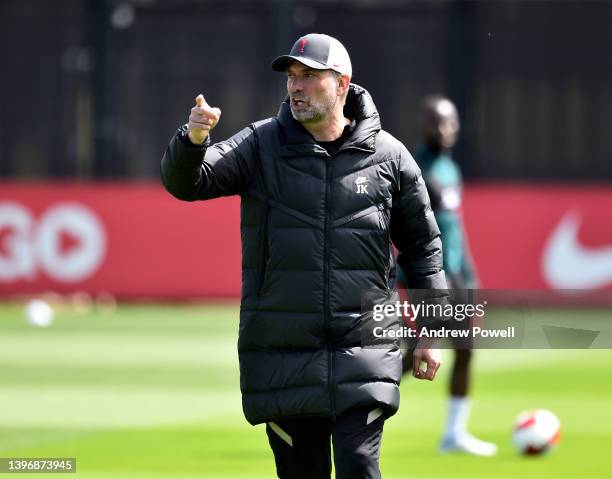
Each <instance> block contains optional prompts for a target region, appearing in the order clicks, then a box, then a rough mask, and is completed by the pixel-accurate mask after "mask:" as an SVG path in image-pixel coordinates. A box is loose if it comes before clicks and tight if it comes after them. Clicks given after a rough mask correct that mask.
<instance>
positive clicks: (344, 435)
mask: <svg viewBox="0 0 612 479" xmlns="http://www.w3.org/2000/svg"><path fill="white" fill-rule="evenodd" d="M384 423H385V416H384V414H383V411H382V410H381V409H378V408H376V409H372V408H370V409H355V410H353V411H349V412H347V413H346V414H343V415H341V416H338V417H336V419H335V420H332V419H326V418H297V419H286V420H279V421H275V422H269V423H268V424H267V425H266V432H267V434H268V439H269V441H270V446H271V447H272V451H273V452H274V459H275V461H276V473H277V475H278V477H279V478H280V479H329V478H330V477H331V469H332V462H331V447H330V439H331V443H332V444H333V451H334V466H335V471H336V479H380V477H381V475H380V469H379V465H378V461H379V456H380V444H381V440H382V432H383V425H384Z"/></svg>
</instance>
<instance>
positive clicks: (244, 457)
mask: <svg viewBox="0 0 612 479" xmlns="http://www.w3.org/2000/svg"><path fill="white" fill-rule="evenodd" d="M557 314H571V312H566V313H561V312H558V313H557ZM599 314H601V313H599ZM236 331H237V306H232V305H230V306H228V305H225V306H223V305H217V306H214V305H199V306H195V305H191V306H167V305H151V304H149V305H127V306H126V305H122V306H120V307H119V309H118V310H117V311H116V312H115V313H114V314H96V313H90V314H80V315H79V314H76V313H74V312H70V311H63V312H59V313H58V317H57V318H56V322H55V324H54V325H53V327H51V328H48V329H37V328H32V327H29V326H28V325H27V324H26V323H25V321H24V320H23V312H22V306H20V305H17V304H0V457H37V456H38V457H54V456H57V457H76V458H77V467H78V473H77V475H76V476H78V477H84V478H92V479H93V478H100V479H102V478H104V479H106V478H117V479H122V478H128V477H129V478H130V479H138V478H142V479H156V478H162V477H163V478H166V477H173V478H177V479H188V478H189V479H191V478H211V479H212V478H223V479H230V478H231V479H238V478H244V479H247V478H248V479H259V478H262V479H263V478H272V477H275V473H274V467H273V458H272V454H271V452H270V451H269V447H268V445H267V439H266V435H265V432H264V429H263V427H262V426H258V427H251V426H250V425H248V424H247V423H246V421H245V420H244V419H243V416H242V411H241V404H240V394H239V381H238V360H237V353H236ZM451 357H452V353H450V352H446V353H445V359H446V364H447V365H448V364H449V363H450V362H451ZM476 371H477V375H476V377H475V386H474V395H473V397H474V411H473V414H472V417H471V420H470V426H471V430H472V432H473V433H475V434H477V435H479V436H481V437H482V438H484V439H489V440H493V441H496V442H497V443H498V444H499V446H500V453H499V454H498V455H497V456H496V457H495V458H489V459H480V458H473V457H467V456H458V455H451V456H447V455H440V454H438V453H437V452H436V447H437V443H438V440H439V436H440V433H441V430H442V426H443V421H444V415H445V401H446V395H445V390H446V384H447V379H448V376H447V374H448V368H443V370H442V372H441V376H440V377H439V378H438V379H437V380H436V381H435V382H434V383H421V382H417V381H414V380H408V381H405V382H404V383H403V384H402V405H401V409H400V412H399V413H398V414H397V415H396V416H395V417H394V418H392V419H391V420H389V421H388V422H387V424H386V426H385V435H384V440H383V447H382V461H381V462H382V471H383V476H384V477H385V478H386V479H394V478H395V479H399V478H406V477H418V478H421V479H423V478H426V479H433V478H456V477H460V478H461V477H465V478H468V477H469V478H495V479H500V478H508V479H510V478H521V479H527V478H542V477H555V478H609V477H612V460H610V457H609V451H610V450H611V449H612V351H607V350H582V351H573V350H547V351H543V350H517V351H512V350H503V351H492V350H488V351H478V352H477V357H476ZM535 407H544V408H547V409H551V410H552V411H554V412H555V413H556V414H557V415H558V416H559V417H560V419H561V422H562V425H563V438H562V441H561V445H560V447H559V448H558V449H557V450H556V451H554V452H553V453H552V454H550V455H548V456H545V457H542V458H535V459H526V458H522V457H519V456H518V455H517V454H516V453H515V452H514V450H513V449H512V446H511V443H510V429H511V427H512V424H513V421H514V418H515V416H516V415H517V413H518V412H519V411H521V410H523V409H529V408H535ZM37 476H41V477H48V476H46V475H45V476H43V475H42V474H26V475H25V477H37ZM67 477H75V476H74V475H72V476H67Z"/></svg>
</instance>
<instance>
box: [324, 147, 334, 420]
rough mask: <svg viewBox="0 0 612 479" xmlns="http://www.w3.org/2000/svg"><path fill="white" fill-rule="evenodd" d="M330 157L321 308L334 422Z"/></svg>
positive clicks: (326, 175) (326, 186) (327, 178)
mask: <svg viewBox="0 0 612 479" xmlns="http://www.w3.org/2000/svg"><path fill="white" fill-rule="evenodd" d="M331 159H332V158H331V157H328V158H326V163H325V227H324V232H323V238H324V241H323V276H324V278H323V288H324V291H323V308H324V315H325V326H326V330H327V376H328V378H327V385H328V393H329V401H330V407H331V414H332V421H335V420H336V398H335V393H334V383H333V378H334V351H333V348H332V344H331V334H330V333H331V318H330V317H329V216H330V213H329V206H328V205H329V199H330V196H331V193H330V190H331V181H330V170H331Z"/></svg>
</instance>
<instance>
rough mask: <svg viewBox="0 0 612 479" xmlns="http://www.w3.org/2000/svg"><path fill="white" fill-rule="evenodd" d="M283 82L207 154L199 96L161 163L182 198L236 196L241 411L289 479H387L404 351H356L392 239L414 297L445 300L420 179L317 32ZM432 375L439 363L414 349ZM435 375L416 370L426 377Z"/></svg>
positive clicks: (207, 111)
mask: <svg viewBox="0 0 612 479" xmlns="http://www.w3.org/2000/svg"><path fill="white" fill-rule="evenodd" d="M272 67H273V68H274V69H275V70H279V71H284V72H286V74H287V91H288V98H287V100H285V101H284V102H283V103H282V104H281V107H280V110H279V113H278V115H277V116H276V117H275V118H269V119H267V120H263V121H260V122H257V123H254V124H252V125H250V126H249V127H247V128H245V129H244V130H242V131H241V132H239V133H237V134H236V135H234V136H233V137H232V138H230V139H229V140H227V141H223V142H220V143H216V144H214V145H211V144H210V138H209V137H208V132H209V131H210V129H212V128H213V127H214V126H215V125H216V124H217V122H218V121H219V116H220V111H219V109H217V108H211V107H210V106H208V105H207V104H206V103H205V101H204V99H203V97H202V96H201V95H199V96H198V98H196V103H197V105H196V106H195V107H194V108H192V110H191V115H190V117H189V123H188V124H187V125H185V126H183V127H181V128H179V130H178V132H177V134H176V135H175V136H174V137H173V138H172V140H171V141H170V144H169V146H168V149H167V151H166V153H165V155H164V157H163V159H162V165H161V176H162V181H163V183H164V185H165V187H166V189H167V190H168V191H169V192H170V193H172V194H173V195H174V196H176V197H177V198H179V199H181V200H185V201H193V200H205V199H211V198H216V197H219V196H227V195H240V196H241V236H242V284H243V287H242V303H241V309H240V332H239V339H238V352H239V359H240V387H241V391H242V397H243V409H244V413H245V416H246V418H247V420H248V421H249V422H250V423H251V424H259V423H264V422H265V423H267V432H268V436H269V441H270V444H271V447H272V449H273V451H274V455H275V459H276V466H277V472H278V475H279V477H281V478H308V479H318V478H325V477H329V475H330V471H331V453H330V437H331V439H332V441H333V445H334V461H335V466H336V477H338V478H347V479H348V478H350V479H359V478H378V477H380V472H379V468H378V456H379V447H380V440H381V436H382V428H383V423H384V420H385V419H386V418H387V417H389V416H391V415H393V414H394V413H395V412H396V411H397V408H398V406H399V388H398V386H399V381H400V377H401V373H402V360H401V355H400V351H399V348H398V347H397V345H396V344H395V343H390V344H389V345H388V346H387V347H368V348H366V347H362V334H363V332H362V326H363V324H365V322H364V318H363V315H362V314H361V300H362V298H361V294H362V292H363V291H364V290H372V289H377V290H381V291H388V290H389V287H388V285H389V276H390V274H391V271H392V269H393V266H394V264H393V254H392V250H391V244H390V243H391V241H393V243H394V244H395V246H396V247H397V249H398V251H399V256H398V262H399V263H400V264H401V266H402V268H403V270H404V272H405V273H406V276H407V277H408V278H409V284H408V287H411V288H424V289H426V288H436V289H444V288H446V281H445V279H444V272H443V271H442V252H441V244H440V239H439V230H438V226H437V224H436V221H435V219H434V216H433V214H432V212H431V208H430V205H429V198H428V196H427V190H426V188H425V184H424V182H423V180H422V178H421V173H420V171H419V168H418V167H417V165H416V163H415V162H414V160H413V159H412V157H411V156H410V154H409V153H408V151H407V150H406V148H405V147H404V146H403V145H402V144H401V143H400V142H399V141H398V140H396V139H395V138H393V137H392V136H391V135H390V134H389V133H387V132H385V131H383V130H382V129H381V125H380V119H379V115H378V112H377V111H376V107H375V106H374V103H373V101H372V98H371V97H370V95H369V94H368V92H367V91H366V90H364V89H363V88H361V87H359V86H357V85H354V84H350V78H351V75H352V70H351V64H350V59H349V56H348V53H347V52H346V50H345V49H344V47H343V46H342V45H341V44H340V42H338V41H337V40H336V39H334V38H331V37H329V36H327V35H321V34H309V35H306V36H304V37H302V38H300V39H298V41H297V42H296V43H295V45H294V46H293V48H292V50H291V53H290V54H289V55H283V56H280V57H278V58H277V59H276V60H274V62H273V63H272ZM414 354H415V358H414V359H415V361H414V362H415V364H416V365H417V367H415V375H416V376H417V377H420V378H422V379H429V380H431V379H433V378H434V376H435V373H436V371H437V369H438V367H439V365H440V356H439V352H438V351H437V350H435V349H428V348H419V349H417V350H416V351H415V353H414ZM422 362H425V363H427V369H426V370H425V371H422V370H421V369H420V368H419V365H420V364H421V363H422Z"/></svg>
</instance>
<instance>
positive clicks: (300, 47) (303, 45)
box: [297, 38, 308, 53]
mask: <svg viewBox="0 0 612 479" xmlns="http://www.w3.org/2000/svg"><path fill="white" fill-rule="evenodd" d="M307 43H308V40H306V39H305V38H302V39H300V41H299V42H298V49H297V52H298V53H304V48H306V44H307Z"/></svg>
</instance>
